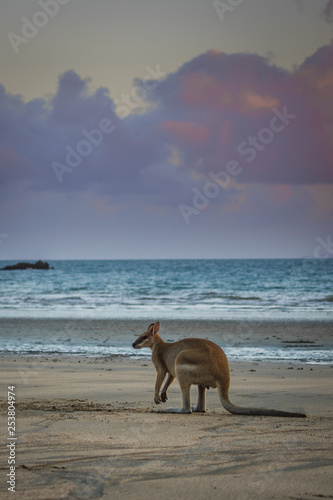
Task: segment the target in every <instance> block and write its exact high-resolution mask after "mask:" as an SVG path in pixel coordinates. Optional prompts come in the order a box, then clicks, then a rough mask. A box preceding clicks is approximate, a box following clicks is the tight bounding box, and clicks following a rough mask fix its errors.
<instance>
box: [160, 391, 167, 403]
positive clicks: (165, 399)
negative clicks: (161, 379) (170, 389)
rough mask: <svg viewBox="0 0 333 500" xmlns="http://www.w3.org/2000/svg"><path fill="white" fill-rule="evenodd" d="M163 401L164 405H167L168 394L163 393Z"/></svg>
mask: <svg viewBox="0 0 333 500" xmlns="http://www.w3.org/2000/svg"><path fill="white" fill-rule="evenodd" d="M161 401H162V403H165V402H166V401H168V396H167V393H166V392H162V394H161Z"/></svg>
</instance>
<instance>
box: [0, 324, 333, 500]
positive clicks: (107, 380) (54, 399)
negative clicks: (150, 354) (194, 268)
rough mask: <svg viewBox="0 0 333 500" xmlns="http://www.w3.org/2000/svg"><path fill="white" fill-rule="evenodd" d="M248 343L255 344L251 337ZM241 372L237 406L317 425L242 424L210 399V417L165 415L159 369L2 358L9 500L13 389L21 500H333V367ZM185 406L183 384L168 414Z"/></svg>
mask: <svg viewBox="0 0 333 500" xmlns="http://www.w3.org/2000/svg"><path fill="white" fill-rule="evenodd" d="M141 325H142V322H141ZM7 326H8V325H7ZM58 326H59V325H58ZM120 326H121V325H120ZM136 326H138V325H136ZM266 328H267V326H266ZM279 328H280V331H279ZM282 329H285V325H280V327H279V325H278V324H276V325H275V327H274V329H271V332H272V334H273V335H275V336H276V335H277V336H279V335H280V338H281V339H282V338H284V339H285V338H286V337H285V334H284V333H283V332H282ZM291 329H292V331H293V333H292V334H291V337H292V339H295V338H296V337H295V335H296V331H297V332H298V337H297V338H299V339H301V338H302V339H303V340H306V339H308V338H310V337H309V335H310V329H309V331H308V336H307V335H306V331H305V330H304V328H303V329H302V328H301V326H300V325H298V326H297V325H296V324H293V325H291ZM240 331H241V330H239V332H240ZM239 332H238V341H239V342H241V341H245V340H244V337H243V335H247V333H248V332H245V331H244V332H243V334H241V333H239ZM273 332H274V333H273ZM329 332H330V328H329V325H327V329H326V330H325V328H324V329H323V328H319V327H318V331H317V332H316V331H314V330H313V328H312V335H314V334H315V335H316V334H318V336H319V337H320V343H321V344H325V343H326V344H325V345H331V344H330V342H331V339H330V334H329ZM138 333H141V332H140V331H139V332H138ZM131 335H132V333H131ZM204 336H207V335H202V337H204ZM131 338H133V336H132V337H131ZM316 338H318V337H316ZM271 339H272V337H271ZM165 340H170V339H169V338H165ZM175 340H176V339H175ZM235 341H236V339H235ZM259 341H260V339H259V338H258V342H259ZM268 341H269V339H267V342H268ZM281 341H282V340H281ZM230 368H231V390H230V397H231V400H232V401H233V402H234V403H235V404H240V405H243V406H246V405H248V406H266V407H272V408H277V409H285V410H291V409H295V408H303V409H304V410H305V411H306V413H307V414H308V417H307V418H306V419H294V418H290V419H289V418H276V417H250V416H236V415H231V414H229V413H228V412H226V411H225V410H224V409H223V408H222V406H221V404H220V402H219V400H218V397H217V392H216V391H215V390H210V391H208V393H207V413H205V414H191V415H173V414H156V413H152V409H153V408H155V407H156V406H155V405H154V403H153V387H154V381H155V370H154V367H153V366H152V363H151V361H150V360H133V359H128V358H121V357H118V358H105V357H103V358H101V357H78V356H61V355H51V356H47V355H43V356H18V355H15V354H12V355H5V356H2V357H1V420H2V422H4V424H5V425H2V429H3V432H2V436H3V437H2V442H1V476H2V479H1V482H0V496H1V498H13V493H12V492H8V491H7V487H8V485H7V484H6V481H7V477H6V475H7V473H8V472H9V465H8V464H7V460H8V454H9V451H8V450H9V448H8V447H7V442H8V440H7V436H8V433H7V429H6V427H7V411H8V401H7V388H8V386H15V398H16V401H15V411H16V414H15V418H16V421H15V423H16V436H17V441H16V446H15V459H16V470H15V481H16V486H15V491H16V494H17V495H19V498H22V499H31V500H32V499H34V500H35V499H52V498H54V499H66V498H79V499H85V498H106V499H108V498H110V499H111V498H112V499H118V498H119V499H141V498H142V499H143V498H159V499H170V498H198V499H201V498H205V499H207V498H216V499H219V498H226V499H252V498H253V499H270V498H272V499H273V498H275V499H284V498H286V499H287V498H288V499H304V500H311V499H315V498H333V494H332V491H333V451H332V437H333V436H332V434H333V406H332V402H333V390H332V389H333V379H332V375H333V366H330V365H311V364H291V363H261V362H252V363H245V362H232V363H230ZM196 392H197V390H196V388H194V387H193V388H192V400H193V402H194V401H195V398H196ZM180 402H181V400H180V391H179V386H178V383H177V381H176V382H174V384H173V385H172V386H171V388H170V389H169V401H168V403H167V405H170V406H180Z"/></svg>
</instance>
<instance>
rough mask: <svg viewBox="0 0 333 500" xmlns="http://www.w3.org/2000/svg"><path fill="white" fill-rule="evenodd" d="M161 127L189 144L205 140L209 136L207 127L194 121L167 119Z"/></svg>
mask: <svg viewBox="0 0 333 500" xmlns="http://www.w3.org/2000/svg"><path fill="white" fill-rule="evenodd" d="M161 128H162V130H163V131H164V132H166V133H167V134H170V136H171V137H172V138H174V139H175V138H176V139H177V140H179V141H180V142H183V143H188V144H197V143H198V142H200V143H201V142H205V141H206V140H207V138H208V136H209V131H208V130H207V128H206V127H204V126H202V125H199V124H197V123H193V122H175V121H172V120H167V121H165V122H163V123H162V125H161Z"/></svg>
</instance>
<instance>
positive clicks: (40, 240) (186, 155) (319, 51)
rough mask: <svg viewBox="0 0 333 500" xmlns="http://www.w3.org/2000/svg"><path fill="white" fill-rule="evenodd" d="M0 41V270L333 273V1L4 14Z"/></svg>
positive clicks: (202, 0) (31, 1)
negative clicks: (205, 265) (7, 265)
mask: <svg viewBox="0 0 333 500" xmlns="http://www.w3.org/2000/svg"><path fill="white" fill-rule="evenodd" d="M0 28H1V44H0V68H1V70H0V259H2V260H6V259H13V260H23V259H26V260H28V259H29V260H37V259H45V260H54V259H121V258H126V259H127V258H129V259H142V258H294V257H295V258H302V257H317V256H324V255H329V256H332V255H333V248H332V244H331V243H330V242H331V240H332V233H333V29H332V28H333V0H279V2H277V1H276V0H243V1H242V0H224V1H222V0H218V1H217V0H215V1H213V0H177V1H176V0H169V1H168V2H165V0H164V1H162V0H136V1H135V0H126V1H114V0H95V1H94V2H93V1H89V0H12V1H11V2H2V3H1V6H0ZM318 245H319V246H320V251H318Z"/></svg>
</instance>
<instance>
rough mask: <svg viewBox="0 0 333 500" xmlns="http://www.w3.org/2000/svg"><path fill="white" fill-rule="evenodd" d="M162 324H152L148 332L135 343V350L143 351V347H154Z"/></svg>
mask: <svg viewBox="0 0 333 500" xmlns="http://www.w3.org/2000/svg"><path fill="white" fill-rule="evenodd" d="M160 326H161V324H160V322H159V321H157V323H152V324H151V325H149V326H148V328H147V331H146V332H144V333H143V334H142V335H140V337H138V338H137V339H136V341H135V342H133V344H132V345H133V347H134V349H142V348H143V347H152V346H153V345H154V343H155V340H156V336H157V333H158V331H159V329H160Z"/></svg>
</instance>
